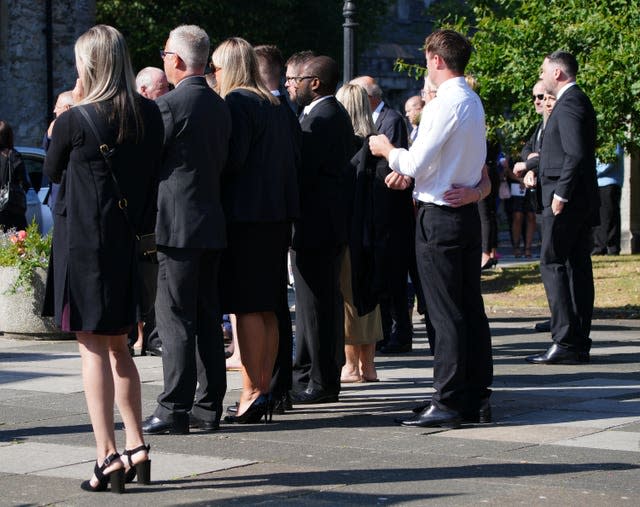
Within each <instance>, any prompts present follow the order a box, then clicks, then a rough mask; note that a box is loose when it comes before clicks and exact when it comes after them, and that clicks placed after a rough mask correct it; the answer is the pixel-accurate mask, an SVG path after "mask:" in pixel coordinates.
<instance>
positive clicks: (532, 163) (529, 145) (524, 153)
mask: <svg viewBox="0 0 640 507" xmlns="http://www.w3.org/2000/svg"><path fill="white" fill-rule="evenodd" d="M543 137H544V122H540V123H538V125H537V126H536V128H535V130H534V131H533V134H531V137H530V138H529V140H528V141H527V142H526V143H525V144H524V146H523V147H522V150H521V151H520V158H521V159H522V161H523V162H524V163H525V165H526V167H527V170H529V171H533V172H534V173H536V174H538V165H539V163H540V148H541V147H542V140H543ZM531 153H537V154H538V156H537V157H531V158H528V157H529V155H530V154H531Z"/></svg>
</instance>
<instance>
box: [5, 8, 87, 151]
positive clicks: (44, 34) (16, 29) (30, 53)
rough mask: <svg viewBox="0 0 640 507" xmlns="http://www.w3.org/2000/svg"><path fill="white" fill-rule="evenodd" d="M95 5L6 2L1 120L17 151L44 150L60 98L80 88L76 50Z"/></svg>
mask: <svg viewBox="0 0 640 507" xmlns="http://www.w3.org/2000/svg"><path fill="white" fill-rule="evenodd" d="M95 5H96V2H95V0H55V1H53V0H0V90H2V95H1V97H2V98H1V100H0V118H1V119H3V120H5V121H7V122H8V123H9V124H10V125H11V126H12V128H13V130H14V133H15V142H16V144H17V145H27V146H40V143H41V141H42V135H43V133H44V131H45V129H46V128H47V125H48V122H49V120H50V119H51V116H52V110H53V105H54V104H55V100H56V98H57V95H58V93H60V92H62V91H65V90H70V89H72V88H73V87H74V85H75V81H76V77H77V72H76V68H75V58H74V54H73V45H74V44H75V41H76V39H77V38H78V37H79V36H80V35H81V34H82V33H83V32H84V31H86V30H87V29H88V28H89V27H90V26H92V25H93V24H94V21H95Z"/></svg>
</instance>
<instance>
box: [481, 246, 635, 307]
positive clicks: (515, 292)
mask: <svg viewBox="0 0 640 507" xmlns="http://www.w3.org/2000/svg"><path fill="white" fill-rule="evenodd" d="M592 261H593V278H594V284H595V290H596V298H595V315H594V317H596V318H627V319H629V318H631V319H638V318H640V255H620V256H594V257H592ZM482 294H483V296H484V303H485V307H486V309H487V312H488V313H491V312H494V311H508V310H511V309H517V310H518V311H520V312H522V311H525V312H530V313H532V314H537V313H541V314H548V312H549V307H548V305H547V298H546V296H545V292H544V287H543V285H542V281H541V279H540V270H539V269H538V265H537V264H521V265H519V266H513V267H508V268H500V264H498V267H497V268H496V269H493V270H491V271H489V272H483V274H482Z"/></svg>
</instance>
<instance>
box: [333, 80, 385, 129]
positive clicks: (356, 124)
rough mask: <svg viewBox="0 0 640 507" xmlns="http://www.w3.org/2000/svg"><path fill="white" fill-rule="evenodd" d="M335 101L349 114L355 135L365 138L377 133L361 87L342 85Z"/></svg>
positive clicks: (367, 99)
mask: <svg viewBox="0 0 640 507" xmlns="http://www.w3.org/2000/svg"><path fill="white" fill-rule="evenodd" d="M336 99H338V102H340V103H341V104H342V105H343V106H344V108H345V109H346V110H347V113H349V117H350V118H351V125H353V132H354V133H355V135H357V136H360V137H367V136H370V135H373V134H376V133H377V131H376V126H375V124H374V123H373V116H372V114H371V105H370V104H369V97H368V96H367V91H366V90H365V89H364V88H363V87H362V86H360V85H357V84H345V85H342V87H341V88H340V89H339V90H338V92H337V93H336Z"/></svg>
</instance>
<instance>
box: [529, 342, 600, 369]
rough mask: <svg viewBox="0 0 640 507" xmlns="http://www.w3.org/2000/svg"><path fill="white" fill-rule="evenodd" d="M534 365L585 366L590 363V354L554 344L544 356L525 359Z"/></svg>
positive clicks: (537, 355) (538, 355)
mask: <svg viewBox="0 0 640 507" xmlns="http://www.w3.org/2000/svg"><path fill="white" fill-rule="evenodd" d="M525 361H527V362H528V363H532V364H583V363H588V362H589V353H588V352H578V351H575V350H569V349H565V348H564V347H560V346H559V345H558V344H557V343H554V344H553V345H551V347H549V349H547V351H546V352H543V353H542V354H536V355H533V356H528V357H525Z"/></svg>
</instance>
